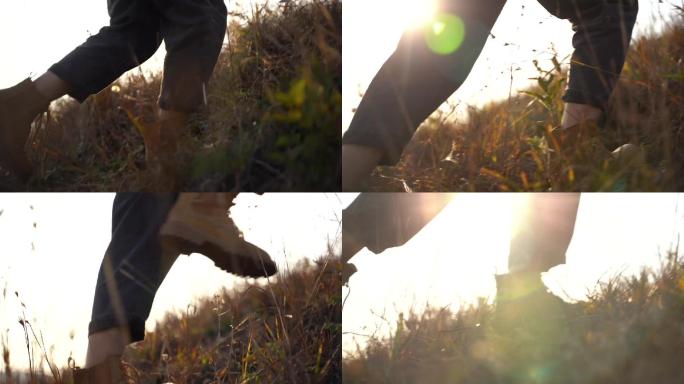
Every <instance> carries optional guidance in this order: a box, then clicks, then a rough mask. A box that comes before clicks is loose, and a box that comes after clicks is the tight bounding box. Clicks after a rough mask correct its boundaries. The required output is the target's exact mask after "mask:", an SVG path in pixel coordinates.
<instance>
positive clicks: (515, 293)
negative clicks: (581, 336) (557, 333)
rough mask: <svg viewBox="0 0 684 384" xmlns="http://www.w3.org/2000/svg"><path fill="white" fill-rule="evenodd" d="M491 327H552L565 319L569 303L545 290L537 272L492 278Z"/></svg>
mask: <svg viewBox="0 0 684 384" xmlns="http://www.w3.org/2000/svg"><path fill="white" fill-rule="evenodd" d="M496 290H497V293H496V310H495V316H494V317H495V324H496V326H497V327H498V328H500V329H514V328H530V329H533V330H535V331H537V330H543V329H547V328H548V327H552V326H554V324H557V323H558V321H559V320H564V319H565V318H566V316H567V312H568V310H569V307H570V304H568V303H566V302H565V301H563V300H562V299H561V298H559V297H558V296H556V295H553V294H551V293H550V292H548V291H547V289H546V286H545V285H544V283H543V282H542V280H541V274H540V273H539V272H518V273H510V274H506V275H498V276H496Z"/></svg>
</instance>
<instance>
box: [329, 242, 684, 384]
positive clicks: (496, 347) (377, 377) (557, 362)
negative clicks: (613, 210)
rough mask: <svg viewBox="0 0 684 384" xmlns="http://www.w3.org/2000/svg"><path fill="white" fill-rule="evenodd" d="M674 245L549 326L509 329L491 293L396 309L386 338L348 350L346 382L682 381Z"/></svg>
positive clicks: (683, 277) (683, 269) (680, 293)
mask: <svg viewBox="0 0 684 384" xmlns="http://www.w3.org/2000/svg"><path fill="white" fill-rule="evenodd" d="M673 255H674V253H673ZM673 255H671V256H669V257H667V258H666V259H665V260H664V263H663V265H662V267H661V268H660V270H659V271H657V272H650V271H646V270H645V271H643V272H642V273H641V274H640V275H639V276H635V277H630V278H620V277H616V278H614V279H612V280H610V281H609V282H608V283H605V284H601V285H599V286H598V287H597V288H596V290H595V291H594V292H593V293H592V294H590V295H589V298H588V300H586V301H584V302H580V303H578V304H575V305H574V308H573V311H572V312H573V313H574V315H573V316H571V317H570V318H568V319H567V320H565V321H558V322H556V323H555V324H546V328H548V326H552V327H553V329H552V331H553V332H547V333H541V332H538V331H537V330H538V329H539V328H541V327H540V326H541V324H530V325H529V328H527V327H525V328H526V329H521V328H517V329H515V330H514V331H510V332H503V331H501V328H497V327H495V326H493V324H492V320H493V315H494V307H493V306H491V305H489V304H487V303H486V301H485V300H482V301H481V302H480V303H479V304H478V305H474V306H472V307H469V308H464V309H462V310H460V311H458V312H455V313H454V312H451V311H449V310H447V309H442V310H439V309H428V310H426V311H425V312H424V313H422V314H418V313H411V314H409V315H408V316H406V317H404V318H403V320H401V319H402V317H400V321H399V322H398V323H397V325H396V331H395V332H394V334H393V335H392V336H391V337H390V338H388V339H379V338H373V339H371V340H369V343H368V345H367V346H366V347H364V348H359V349H358V351H357V352H356V353H354V354H353V355H352V356H350V357H349V358H345V359H344V361H343V366H342V371H343V372H342V374H343V378H344V382H345V383H348V384H354V383H365V384H373V383H397V384H409V383H434V384H440V383H450V384H457V383H477V384H481V383H492V384H495V383H526V384H527V383H533V384H534V383H538V384H569V383H577V384H580V383H581V384H593V383H596V384H606V383H624V384H628V383H635V384H636V383H681V382H684V370H682V365H681V356H682V354H683V353H684V332H682V329H683V326H682V325H683V324H684V264H682V260H678V259H677V257H675V256H673ZM546 331H549V329H546ZM545 335H547V336H545Z"/></svg>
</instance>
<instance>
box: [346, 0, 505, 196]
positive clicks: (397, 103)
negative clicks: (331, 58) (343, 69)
mask: <svg viewBox="0 0 684 384" xmlns="http://www.w3.org/2000/svg"><path fill="white" fill-rule="evenodd" d="M505 3H506V1H505V0H481V1H464V0H444V1H442V3H441V5H440V12H439V13H438V16H437V17H436V18H435V20H436V21H435V22H434V23H431V24H429V25H426V26H424V27H423V28H420V29H416V30H413V31H408V32H406V33H405V34H404V36H403V37H402V39H401V41H400V42H399V45H398V47H397V49H396V51H395V52H394V53H393V54H392V56H391V57H390V58H389V59H388V60H387V61H386V62H385V64H384V65H383V66H382V68H380V70H379V71H378V73H377V75H376V76H375V78H374V79H373V81H372V82H371V84H370V86H369V87H368V89H367V90H366V93H365V95H364V96H363V99H362V100H361V103H360V104H359V107H358V109H357V111H356V113H355V114H354V117H353V119H352V122H351V124H350V126H349V129H348V130H347V131H346V132H345V134H344V137H343V146H342V148H343V152H342V167H343V174H344V175H346V176H347V177H349V178H350V179H347V180H343V185H344V186H345V189H347V190H350V191H358V190H360V189H362V186H363V183H364V181H365V179H366V178H367V177H368V176H369V173H370V172H369V170H372V169H373V168H374V167H375V166H377V165H379V164H380V165H390V164H395V163H396V162H397V161H398V160H399V157H400V155H401V152H402V151H403V149H404V147H405V146H406V144H407V143H408V142H409V140H410V139H411V137H412V136H413V133H414V132H415V130H416V128H417V127H418V125H420V124H421V123H422V122H423V120H425V119H426V118H427V117H428V116H429V115H430V114H431V113H432V112H434V111H435V109H437V107H439V105H440V104H441V103H443V102H444V101H445V100H446V99H447V98H448V97H449V96H450V95H451V94H453V93H454V92H455V91H456V90H457V89H458V87H459V86H460V85H461V84H462V83H463V81H464V80H465V79H466V77H467V76H468V74H469V73H470V70H471V68H472V67H473V64H474V63H475V60H476V59H477V58H478V56H479V55H480V52H481V51H482V48H483V47H484V44H485V42H486V40H487V37H488V36H489V31H490V30H491V28H492V26H493V25H494V22H495V21H496V19H497V18H498V16H499V14H500V13H501V9H502V8H503V6H504V4H505ZM436 25H439V26H441V27H442V28H436V27H435V26H436ZM359 147H361V148H359ZM363 147H368V148H372V149H374V150H371V149H363ZM378 154H379V156H378Z"/></svg>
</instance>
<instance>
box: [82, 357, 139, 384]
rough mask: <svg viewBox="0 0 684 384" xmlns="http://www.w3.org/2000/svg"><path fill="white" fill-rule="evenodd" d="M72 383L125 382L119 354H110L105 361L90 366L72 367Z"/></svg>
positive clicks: (118, 383)
mask: <svg viewBox="0 0 684 384" xmlns="http://www.w3.org/2000/svg"><path fill="white" fill-rule="evenodd" d="M71 373H72V375H73V378H74V384H126V379H125V378H124V375H123V371H122V367H121V356H120V355H117V356H110V357H108V358H107V359H106V360H105V361H103V362H101V363H100V364H97V365H95V366H92V367H90V368H84V369H81V368H78V367H76V368H73V369H72V371H71Z"/></svg>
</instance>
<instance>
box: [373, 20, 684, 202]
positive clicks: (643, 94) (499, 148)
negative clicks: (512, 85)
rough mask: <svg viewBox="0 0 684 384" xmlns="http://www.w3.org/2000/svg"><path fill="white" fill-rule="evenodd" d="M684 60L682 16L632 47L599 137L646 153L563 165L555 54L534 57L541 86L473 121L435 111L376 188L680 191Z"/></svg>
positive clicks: (382, 172) (610, 145)
mask: <svg viewBox="0 0 684 384" xmlns="http://www.w3.org/2000/svg"><path fill="white" fill-rule="evenodd" d="M682 57H684V15H682V16H680V17H677V18H676V19H675V20H672V21H671V22H669V24H668V26H667V27H666V28H665V29H664V30H663V32H662V34H660V35H648V36H643V37H640V38H638V39H637V40H636V41H635V42H634V44H633V45H632V48H631V50H630V52H629V56H628V59H627V63H626V66H625V69H624V72H623V76H622V78H621V80H620V83H619V85H618V87H617V89H616V91H615V94H614V97H613V100H612V106H611V110H610V111H609V112H608V122H607V125H606V129H605V130H604V131H603V132H602V135H601V139H602V141H603V143H604V144H605V146H606V147H607V149H609V150H613V149H615V148H617V147H619V146H620V145H622V144H625V143H633V144H636V145H639V146H640V147H641V150H642V153H643V159H642V158H637V160H636V161H633V162H632V161H630V162H627V163H626V164H625V163H617V164H616V163H613V164H611V163H609V162H602V161H598V162H597V161H596V159H592V160H590V161H586V162H567V161H562V162H561V163H555V162H557V160H556V159H558V156H557V152H558V149H559V148H558V146H557V143H554V142H553V140H551V139H549V137H550V136H549V134H548V132H549V131H550V130H552V129H553V128H554V127H557V126H559V124H560V119H561V115H562V101H561V95H562V91H563V89H564V88H565V84H566V81H567V73H566V72H565V71H564V70H562V69H561V66H560V65H558V61H557V60H556V59H554V60H553V61H551V62H543V63H536V64H537V68H538V72H539V74H538V78H537V79H536V80H537V85H535V86H534V87H532V88H530V89H527V90H526V91H524V92H521V93H520V94H518V95H515V96H513V97H512V98H511V99H510V100H505V101H502V102H496V103H492V104H490V105H487V106H485V107H484V108H481V109H475V108H473V109H471V110H469V117H468V119H467V120H468V121H467V122H464V123H461V122H458V123H455V122H453V121H451V120H445V119H446V116H445V113H440V112H437V113H435V114H433V115H432V116H431V117H430V118H429V119H428V120H427V121H426V122H425V123H424V124H423V125H422V126H421V127H420V128H419V130H418V132H417V133H416V135H415V137H414V139H413V140H412V142H411V143H410V144H409V145H408V147H407V148H406V150H405V151H404V154H403V157H402V160H401V162H400V163H399V164H398V165H397V166H395V167H381V168H378V169H377V170H376V172H375V173H374V177H373V181H372V184H371V190H373V191H403V190H407V189H410V190H413V191H548V190H554V191H681V190H683V189H684V154H683V153H682V151H680V150H679V148H680V147H681V146H682V144H684V61H682ZM576 152H578V154H579V152H580V151H576ZM572 155H574V154H571V156H572ZM580 157H581V156H580Z"/></svg>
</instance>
